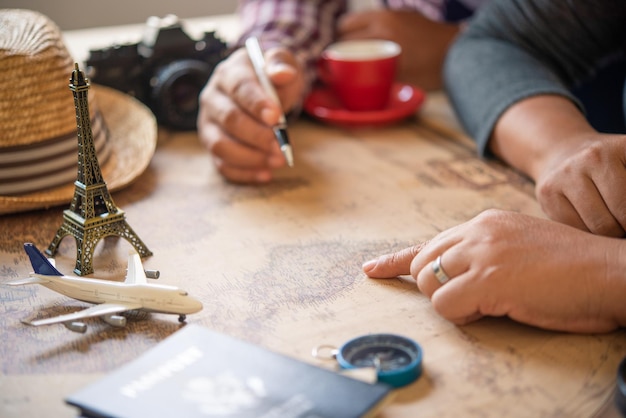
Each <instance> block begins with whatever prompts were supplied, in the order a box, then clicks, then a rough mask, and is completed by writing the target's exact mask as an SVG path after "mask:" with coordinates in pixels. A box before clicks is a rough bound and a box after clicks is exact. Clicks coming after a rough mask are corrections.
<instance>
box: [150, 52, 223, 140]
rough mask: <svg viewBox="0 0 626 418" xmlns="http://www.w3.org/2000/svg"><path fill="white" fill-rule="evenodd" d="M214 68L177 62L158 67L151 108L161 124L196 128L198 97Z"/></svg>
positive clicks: (207, 65)
mask: <svg viewBox="0 0 626 418" xmlns="http://www.w3.org/2000/svg"><path fill="white" fill-rule="evenodd" d="M211 71H212V67H211V66H210V65H209V64H207V63H205V62H202V61H197V60H182V61H174V62H172V63H169V64H168V65H165V66H163V67H161V68H159V69H158V70H157V71H156V73H155V76H154V77H153V78H152V79H151V80H150V84H151V86H152V97H151V106H150V107H151V108H152V111H153V112H154V114H155V116H156V118H157V120H158V121H159V123H160V124H162V125H165V126H169V127H172V128H176V129H184V130H191V129H195V128H196V119H197V117H198V105H199V103H198V96H199V95H200V91H201V90H202V88H203V87H204V85H205V84H206V82H207V80H208V79H209V76H210V75H211Z"/></svg>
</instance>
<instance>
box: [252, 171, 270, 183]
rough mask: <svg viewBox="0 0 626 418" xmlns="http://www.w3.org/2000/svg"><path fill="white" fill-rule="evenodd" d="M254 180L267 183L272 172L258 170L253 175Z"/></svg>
mask: <svg viewBox="0 0 626 418" xmlns="http://www.w3.org/2000/svg"><path fill="white" fill-rule="evenodd" d="M254 178H255V180H256V181H257V182H259V183H267V182H268V181H270V180H271V179H272V173H270V172H269V171H259V172H258V173H256V175H255V176H254Z"/></svg>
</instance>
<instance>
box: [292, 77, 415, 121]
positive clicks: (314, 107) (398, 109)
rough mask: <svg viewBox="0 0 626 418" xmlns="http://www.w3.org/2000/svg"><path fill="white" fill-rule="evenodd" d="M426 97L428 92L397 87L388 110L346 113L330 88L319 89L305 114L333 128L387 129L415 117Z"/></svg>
mask: <svg viewBox="0 0 626 418" xmlns="http://www.w3.org/2000/svg"><path fill="white" fill-rule="evenodd" d="M425 97H426V95H425V93H424V91H422V90H420V89H419V88H417V87H415V86H412V85H410V84H402V83H395V84H394V85H393V87H392V90H391V97H390V99H389V104H388V105H387V107H386V108H385V109H381V110H373V111H361V112H357V111H351V110H348V109H345V108H344V107H343V106H342V105H341V104H340V103H339V100H337V98H336V97H335V95H334V94H333V93H332V92H331V91H330V90H329V89H328V88H325V87H321V88H319V87H318V88H314V89H313V91H312V92H311V94H309V96H308V97H307V98H306V100H305V101H304V110H305V111H306V112H307V113H308V114H310V115H311V116H313V117H315V118H317V119H319V120H321V121H323V122H326V123H329V124H333V125H341V126H384V125H389V124H392V123H394V122H397V121H400V120H402V119H404V118H407V117H409V116H412V115H414V114H415V112H416V111H417V110H418V109H419V108H420V107H421V105H422V104H423V103H424V99H425Z"/></svg>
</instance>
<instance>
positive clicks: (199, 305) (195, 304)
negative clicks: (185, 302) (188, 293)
mask: <svg viewBox="0 0 626 418" xmlns="http://www.w3.org/2000/svg"><path fill="white" fill-rule="evenodd" d="M203 307H204V306H203V305H202V302H200V301H199V300H198V299H193V303H192V304H191V308H192V309H193V312H194V313H195V312H200V311H201V310H202V308H203Z"/></svg>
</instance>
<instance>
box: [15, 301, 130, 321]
mask: <svg viewBox="0 0 626 418" xmlns="http://www.w3.org/2000/svg"><path fill="white" fill-rule="evenodd" d="M139 308H141V305H139V304H132V303H129V304H121V303H102V304H100V305H94V306H92V307H90V308H87V309H83V310H82V311H78V312H73V313H71V314H66V315H59V316H55V317H52V318H45V319H36V320H34V321H22V322H24V323H25V324H28V325H34V326H39V325H49V324H59V323H63V322H71V321H77V320H80V319H84V318H93V317H95V316H103V315H111V314H114V313H119V312H124V311H131V310H133V309H139Z"/></svg>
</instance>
